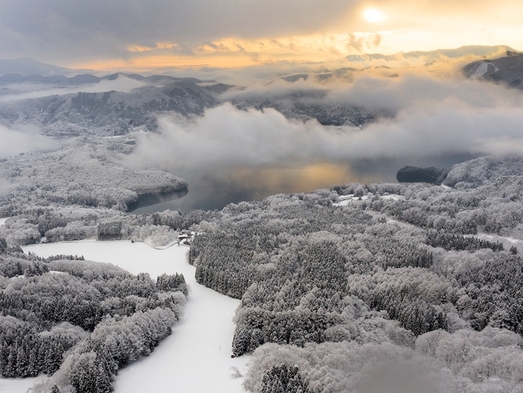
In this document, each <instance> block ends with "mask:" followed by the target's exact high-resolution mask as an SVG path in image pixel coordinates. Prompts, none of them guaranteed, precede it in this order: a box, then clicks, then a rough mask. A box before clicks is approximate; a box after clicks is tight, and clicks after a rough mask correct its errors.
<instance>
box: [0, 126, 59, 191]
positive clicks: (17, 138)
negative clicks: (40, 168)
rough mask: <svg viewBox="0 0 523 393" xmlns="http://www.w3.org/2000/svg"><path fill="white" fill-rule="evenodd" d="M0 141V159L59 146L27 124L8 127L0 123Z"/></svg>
mask: <svg viewBox="0 0 523 393" xmlns="http://www.w3.org/2000/svg"><path fill="white" fill-rule="evenodd" d="M0 141H2V142H1V143H0V160H1V159H6V158H9V157H13V156H16V155H18V154H20V153H30V152H36V151H48V150H53V149H56V148H58V147H59V143H58V142H57V141H55V140H53V139H51V138H48V137H46V136H43V135H40V134H38V131H37V130H36V129H34V128H33V127H29V126H27V127H24V128H18V129H9V128H7V127H4V126H2V125H0ZM0 190H1V187H0Z"/></svg>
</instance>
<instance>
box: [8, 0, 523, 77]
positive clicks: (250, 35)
mask: <svg viewBox="0 0 523 393" xmlns="http://www.w3.org/2000/svg"><path fill="white" fill-rule="evenodd" d="M2 2H3V5H2V13H1V14H0V34H1V35H2V37H3V39H2V40H1V41H0V58H13V57H30V58H34V59H36V60H40V61H44V62H51V63H54V64H57V65H61V66H66V67H72V68H84V69H94V70H100V71H111V70H122V69H125V70H130V71H131V70H135V71H145V70H150V69H154V68H165V67H182V68H187V67H190V68H201V67H211V68H238V67H246V66H254V65H266V64H275V63H280V62H289V63H293V64H300V63H322V62H332V61H340V60H343V59H344V57H345V56H347V55H353V54H361V53H384V54H392V53H397V52H408V51H414V50H420V51H430V50H434V49H442V48H457V47H460V46H464V45H508V46H511V47H513V48H514V49H516V50H523V23H521V17H522V16H523V2H522V1H520V0H518V1H514V0H498V1H493V0H475V1H471V0H438V1H434V0H374V1H366V0H343V1H342V0H321V1H320V0H285V1H283V2H282V1H281V0H264V1H259V0H191V1H188V0H150V1H145V0H112V1H111V2H106V1H102V0H92V1H89V2H71V1H70V0H47V1H45V2H42V1H40V0H24V1H19V0H2Z"/></svg>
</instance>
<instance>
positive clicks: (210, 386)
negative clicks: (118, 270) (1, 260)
mask: <svg viewBox="0 0 523 393" xmlns="http://www.w3.org/2000/svg"><path fill="white" fill-rule="evenodd" d="M24 251H25V252H27V251H31V252H33V253H35V254H37V255H39V256H41V257H49V256H51V255H56V254H66V255H83V256H84V257H85V259H86V260H91V261H97V262H108V263H113V264H115V265H117V266H120V267H122V268H124V269H126V270H128V271H130V272H131V273H133V274H137V273H141V272H147V273H149V274H150V275H151V277H152V278H153V279H154V278H156V277H157V276H159V275H161V274H162V273H167V274H173V273H175V272H177V273H183V275H184V276H185V280H186V281H187V283H188V284H189V286H190V293H189V300H188V301H187V304H186V306H185V314H184V316H183V317H182V319H181V320H180V321H179V322H178V323H177V324H176V325H175V326H174V328H173V334H172V335H171V336H169V337H168V338H167V339H165V340H164V341H162V343H161V344H160V345H159V346H158V347H157V348H156V349H155V351H154V352H153V353H152V354H151V355H150V356H148V357H147V358H144V359H142V360H140V361H138V362H136V363H133V364H131V365H130V366H128V367H126V368H124V369H122V370H120V371H119V372H118V376H117V377H116V383H115V393H143V392H147V391H153V392H155V393H163V392H165V393H167V392H172V391H173V390H176V391H180V392H198V393H206V392H209V393H210V392H213V393H214V392H227V393H235V392H244V389H243V387H242V383H243V376H244V375H245V373H246V370H247V361H248V359H249V358H248V357H245V356H242V357H240V358H234V359H233V358H231V357H230V355H231V343H232V337H233V334H234V324H233V322H232V318H233V317H234V313H235V310H236V308H237V307H238V305H239V304H240V301H239V300H236V299H231V298H229V297H227V296H224V295H221V294H219V293H217V292H215V291H213V290H211V289H209V288H206V287H204V286H202V285H199V284H197V283H196V281H195V279H194V271H195V268H194V267H193V266H191V265H189V264H188V263H187V251H188V249H187V247H183V246H181V247H178V246H174V247H170V248H167V249H164V250H158V249H154V248H152V247H150V246H148V245H146V244H144V243H131V242H129V241H111V242H99V241H94V240H84V241H80V242H61V243H49V244H37V245H32V246H27V247H24ZM78 263H81V261H79V262H78ZM238 373H239V374H241V375H242V377H238ZM0 392H2V390H0ZM9 392H10V390H9Z"/></svg>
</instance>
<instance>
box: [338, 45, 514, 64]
mask: <svg viewBox="0 0 523 393" xmlns="http://www.w3.org/2000/svg"><path fill="white" fill-rule="evenodd" d="M505 51H514V49H512V48H510V47H509V46H506V45H499V46H484V45H467V46H462V47H459V48H455V49H437V50H433V51H412V52H400V53H395V54H393V55H384V54H381V53H368V54H361V55H349V56H347V57H346V59H347V60H349V61H351V62H360V63H370V62H372V61H376V60H383V61H387V62H397V61H408V60H411V61H412V60H418V61H421V62H423V63H425V64H430V63H432V62H434V61H438V60H443V59H459V58H466V57H470V56H477V57H492V56H495V55H497V54H500V53H503V52H505Z"/></svg>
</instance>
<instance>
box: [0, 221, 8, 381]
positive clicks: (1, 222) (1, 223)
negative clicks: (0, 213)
mask: <svg viewBox="0 0 523 393" xmlns="http://www.w3.org/2000/svg"><path fill="white" fill-rule="evenodd" d="M6 221H7V218H0V225H5V222H6ZM0 391H1V390H0Z"/></svg>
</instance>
